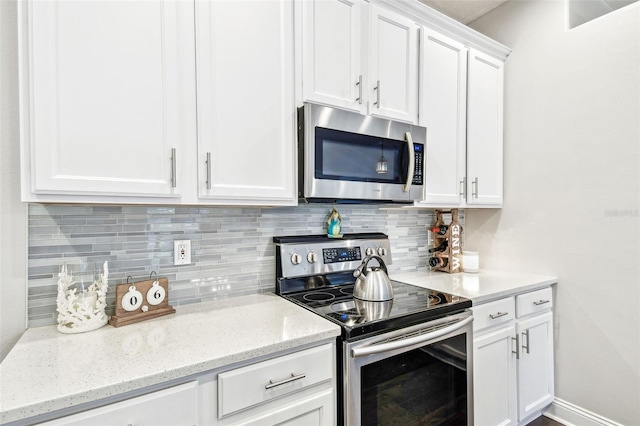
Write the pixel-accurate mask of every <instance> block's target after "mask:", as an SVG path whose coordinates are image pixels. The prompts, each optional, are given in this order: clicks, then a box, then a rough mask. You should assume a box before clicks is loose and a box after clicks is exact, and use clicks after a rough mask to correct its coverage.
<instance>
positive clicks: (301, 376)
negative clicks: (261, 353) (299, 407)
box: [264, 373, 307, 389]
mask: <svg viewBox="0 0 640 426" xmlns="http://www.w3.org/2000/svg"><path fill="white" fill-rule="evenodd" d="M305 377H307V375H306V374H298V375H297V376H296V375H295V374H293V373H291V377H288V378H286V379H284V380H280V381H279V382H274V381H273V379H271V380H269V383H268V384H266V385H264V388H265V389H271V388H275V387H276V386H281V385H284V384H286V383H291V382H295V381H296V380H300V379H304V378H305Z"/></svg>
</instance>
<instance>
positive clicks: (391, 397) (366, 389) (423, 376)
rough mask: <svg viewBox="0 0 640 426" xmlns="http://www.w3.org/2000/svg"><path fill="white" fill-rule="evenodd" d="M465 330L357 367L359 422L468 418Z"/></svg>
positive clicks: (451, 421) (460, 422) (432, 422)
mask: <svg viewBox="0 0 640 426" xmlns="http://www.w3.org/2000/svg"><path fill="white" fill-rule="evenodd" d="M465 339H466V335H465V334H460V335H457V336H455V337H451V338H449V339H446V340H443V341H441V342H438V343H434V344H431V345H429V346H426V347H422V348H419V349H414V350H412V351H409V352H405V353H402V354H400V355H396V356H393V357H390V358H385V359H383V360H381V361H378V362H375V363H372V364H368V365H365V366H363V367H362V369H361V386H362V388H361V402H362V405H361V408H362V411H361V419H362V424H363V425H427V424H428V425H465V424H467V372H466V358H467V355H466V353H467V348H466V340H465Z"/></svg>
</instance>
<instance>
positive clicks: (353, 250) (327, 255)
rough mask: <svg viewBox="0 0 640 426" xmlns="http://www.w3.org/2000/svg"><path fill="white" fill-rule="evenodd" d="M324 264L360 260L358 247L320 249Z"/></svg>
mask: <svg viewBox="0 0 640 426" xmlns="http://www.w3.org/2000/svg"><path fill="white" fill-rule="evenodd" d="M322 257H323V258H324V263H336V262H350V261H352V260H362V256H361V255H360V247H341V248H331V249H322Z"/></svg>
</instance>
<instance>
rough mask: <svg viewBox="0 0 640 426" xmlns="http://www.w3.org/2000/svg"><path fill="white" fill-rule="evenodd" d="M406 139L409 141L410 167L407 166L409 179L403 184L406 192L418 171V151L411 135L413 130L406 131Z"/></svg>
mask: <svg viewBox="0 0 640 426" xmlns="http://www.w3.org/2000/svg"><path fill="white" fill-rule="evenodd" d="M404 139H405V140H406V141H407V145H408V146H409V167H407V181H406V182H405V184H404V185H403V186H402V190H403V191H404V192H409V189H411V184H412V183H413V175H414V174H415V171H416V153H415V152H414V151H413V138H412V137H411V132H405V134H404Z"/></svg>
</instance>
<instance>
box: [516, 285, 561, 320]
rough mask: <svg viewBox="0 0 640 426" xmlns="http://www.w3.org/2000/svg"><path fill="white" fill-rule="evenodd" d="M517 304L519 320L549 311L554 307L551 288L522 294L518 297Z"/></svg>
mask: <svg viewBox="0 0 640 426" xmlns="http://www.w3.org/2000/svg"><path fill="white" fill-rule="evenodd" d="M516 304H517V308H518V310H517V312H518V318H520V317H523V316H525V315H529V314H533V313H536V312H542V311H546V310H549V309H551V307H552V306H553V297H552V293H551V287H548V288H543V289H542V290H537V291H532V292H531V293H525V294H520V295H518V296H517V297H516Z"/></svg>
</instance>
